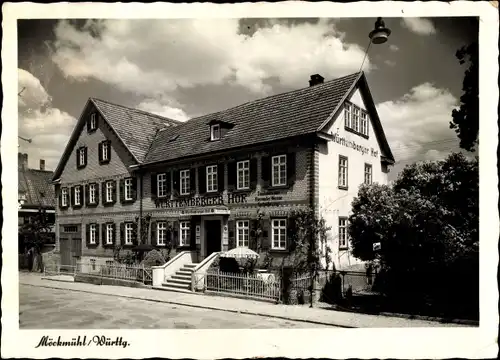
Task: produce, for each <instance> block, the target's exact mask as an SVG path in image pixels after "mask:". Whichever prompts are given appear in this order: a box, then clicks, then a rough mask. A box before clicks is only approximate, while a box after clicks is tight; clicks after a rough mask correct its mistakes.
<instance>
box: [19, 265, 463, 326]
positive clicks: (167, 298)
mask: <svg viewBox="0 0 500 360" xmlns="http://www.w3.org/2000/svg"><path fill="white" fill-rule="evenodd" d="M19 284H23V285H31V286H39V287H47V288H53V289H62V290H71V291H81V292H87V293H93V294H101V295H109V296H120V297H125V298H133V299H140V300H146V301H153V302H163V303H169V304H175V305H181V306H191V307H197V308H205V309H211V310H221V311H229V312H235V313H241V314H249V315H258V316H265V317H274V318H280V319H287V320H293V321H302V322H308V323H312V324H322V325H332V326H337V327H345V328H363V327H370V328H377V327H464V326H465V325H458V324H443V323H439V322H435V321H425V320H412V319H404V318H397V317H388V316H377V315H366V314H356V313H347V312H340V311H335V310H328V309H319V308H312V309H311V308H309V307H308V306H302V305H297V306H292V305H275V304H269V303H265V302H260V301H252V300H244V299H236V298H230V297H222V296H206V295H202V294H191V293H177V292H170V291H161V290H154V289H147V288H131V287H118V286H107V285H92V284H85V283H78V282H71V281H52V280H48V279H42V277H41V274H34V273H22V272H20V273H19Z"/></svg>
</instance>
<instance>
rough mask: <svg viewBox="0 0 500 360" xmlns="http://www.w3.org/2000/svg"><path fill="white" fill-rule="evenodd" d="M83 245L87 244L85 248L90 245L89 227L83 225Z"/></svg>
mask: <svg viewBox="0 0 500 360" xmlns="http://www.w3.org/2000/svg"><path fill="white" fill-rule="evenodd" d="M85 243H86V244H87V247H89V245H90V225H89V224H85Z"/></svg>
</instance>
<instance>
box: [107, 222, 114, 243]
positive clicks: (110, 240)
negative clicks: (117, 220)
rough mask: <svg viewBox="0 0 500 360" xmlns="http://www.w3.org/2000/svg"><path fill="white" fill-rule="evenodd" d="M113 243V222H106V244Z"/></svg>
mask: <svg viewBox="0 0 500 360" xmlns="http://www.w3.org/2000/svg"><path fill="white" fill-rule="evenodd" d="M111 244H113V224H106V245H111Z"/></svg>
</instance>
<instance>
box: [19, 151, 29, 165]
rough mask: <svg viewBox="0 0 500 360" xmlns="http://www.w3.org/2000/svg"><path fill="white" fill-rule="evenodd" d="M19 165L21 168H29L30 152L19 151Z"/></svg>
mask: <svg viewBox="0 0 500 360" xmlns="http://www.w3.org/2000/svg"><path fill="white" fill-rule="evenodd" d="M17 167H18V168H19V169H27V168H28V154H21V153H17Z"/></svg>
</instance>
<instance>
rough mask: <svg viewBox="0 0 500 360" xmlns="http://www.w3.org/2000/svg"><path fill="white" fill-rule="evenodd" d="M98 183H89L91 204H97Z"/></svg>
mask: <svg viewBox="0 0 500 360" xmlns="http://www.w3.org/2000/svg"><path fill="white" fill-rule="evenodd" d="M96 188H97V186H96V184H90V185H89V203H90V204H95V203H96V196H95V195H96Z"/></svg>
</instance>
